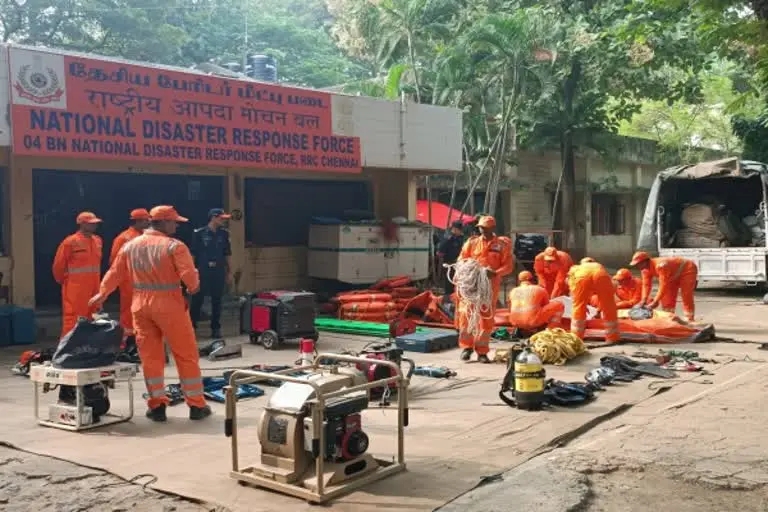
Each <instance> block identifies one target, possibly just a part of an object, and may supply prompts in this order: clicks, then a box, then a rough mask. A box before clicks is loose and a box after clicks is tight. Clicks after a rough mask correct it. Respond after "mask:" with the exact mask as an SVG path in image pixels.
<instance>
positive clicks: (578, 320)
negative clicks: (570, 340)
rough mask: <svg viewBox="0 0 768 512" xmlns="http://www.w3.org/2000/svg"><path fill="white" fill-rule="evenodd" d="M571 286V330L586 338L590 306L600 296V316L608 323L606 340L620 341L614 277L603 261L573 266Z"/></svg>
mask: <svg viewBox="0 0 768 512" xmlns="http://www.w3.org/2000/svg"><path fill="white" fill-rule="evenodd" d="M568 286H569V288H570V289H571V298H572V299H573V313H572V314H571V332H572V333H573V334H575V335H576V336H578V337H579V338H582V339H583V338H584V332H585V331H586V327H587V305H588V304H589V303H590V299H591V298H592V296H593V295H597V303H598V307H599V308H600V315H601V318H602V319H603V324H604V326H605V341H607V342H609V343H616V342H618V341H619V340H620V336H619V323H618V315H617V310H616V300H615V299H614V294H615V291H614V288H613V280H612V279H611V275H610V274H609V273H608V271H607V270H605V267H603V266H602V265H601V264H600V263H597V262H594V261H592V262H586V263H581V264H579V265H574V266H573V267H571V269H570V271H569V272H568Z"/></svg>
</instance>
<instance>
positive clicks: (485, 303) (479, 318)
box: [447, 259, 496, 337]
mask: <svg viewBox="0 0 768 512" xmlns="http://www.w3.org/2000/svg"><path fill="white" fill-rule="evenodd" d="M447 268H448V269H447V272H448V280H450V281H451V283H453V284H454V285H455V286H456V292H457V293H458V295H459V299H460V300H461V302H462V304H463V307H464V308H465V311H466V315H467V326H468V329H467V331H468V332H469V334H470V335H471V336H473V337H478V336H480V335H481V334H482V333H483V320H485V319H488V318H491V317H492V316H493V306H494V305H495V300H496V298H495V297H493V284H492V283H491V278H490V277H488V274H487V273H486V271H485V267H483V266H482V265H480V263H478V262H477V260H474V259H465V260H459V261H457V262H456V263H454V264H453V265H447Z"/></svg>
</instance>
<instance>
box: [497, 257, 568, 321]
mask: <svg viewBox="0 0 768 512" xmlns="http://www.w3.org/2000/svg"><path fill="white" fill-rule="evenodd" d="M517 281H518V283H520V284H519V285H518V286H517V287H516V288H514V289H513V290H512V291H511V292H509V297H508V298H509V323H510V324H512V325H513V326H515V327H517V328H518V329H521V330H524V331H529V332H535V331H539V330H541V329H543V328H544V327H547V328H549V329H554V328H556V327H560V320H561V319H562V318H563V312H564V311H565V305H564V304H563V303H562V302H560V301H556V300H553V301H550V300H549V293H547V290H546V289H545V288H544V287H543V286H539V285H537V284H533V274H531V273H530V272H528V271H527V270H525V271H523V272H520V274H519V275H518V276H517Z"/></svg>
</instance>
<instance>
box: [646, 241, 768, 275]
mask: <svg viewBox="0 0 768 512" xmlns="http://www.w3.org/2000/svg"><path fill="white" fill-rule="evenodd" d="M767 254H768V249H767V248H765V247H721V248H717V249H660V250H659V256H668V257H671V256H678V257H681V258H686V259H689V260H692V261H693V262H695V263H696V266H697V267H699V282H707V281H728V282H745V283H749V284H753V283H755V284H756V283H763V282H765V281H766V255H767Z"/></svg>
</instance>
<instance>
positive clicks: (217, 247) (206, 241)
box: [192, 226, 232, 271]
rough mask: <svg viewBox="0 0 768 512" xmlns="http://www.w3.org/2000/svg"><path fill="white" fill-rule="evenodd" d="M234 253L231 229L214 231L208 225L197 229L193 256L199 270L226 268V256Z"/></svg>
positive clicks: (193, 242)
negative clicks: (231, 242)
mask: <svg viewBox="0 0 768 512" xmlns="http://www.w3.org/2000/svg"><path fill="white" fill-rule="evenodd" d="M231 255H232V245H231V244H230V242H229V231H227V230H226V229H223V228H219V229H217V230H216V231H213V230H212V229H211V228H209V227H208V226H203V227H202V228H198V229H196V230H195V233H194V237H193V241H192V256H193V257H194V258H195V266H196V267H197V268H198V270H204V269H214V268H215V269H220V270H222V271H223V270H225V268H226V261H227V260H226V258H227V256H231Z"/></svg>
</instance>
